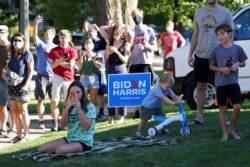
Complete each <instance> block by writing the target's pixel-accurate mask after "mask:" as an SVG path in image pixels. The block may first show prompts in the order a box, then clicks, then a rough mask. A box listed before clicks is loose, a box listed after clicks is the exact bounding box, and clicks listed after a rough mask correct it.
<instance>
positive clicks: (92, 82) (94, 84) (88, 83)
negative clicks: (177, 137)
mask: <svg viewBox="0 0 250 167" xmlns="http://www.w3.org/2000/svg"><path fill="white" fill-rule="evenodd" d="M80 82H81V83H82V84H83V86H84V87H85V89H91V88H96V89H99V88H100V81H99V77H98V75H81V77H80Z"/></svg>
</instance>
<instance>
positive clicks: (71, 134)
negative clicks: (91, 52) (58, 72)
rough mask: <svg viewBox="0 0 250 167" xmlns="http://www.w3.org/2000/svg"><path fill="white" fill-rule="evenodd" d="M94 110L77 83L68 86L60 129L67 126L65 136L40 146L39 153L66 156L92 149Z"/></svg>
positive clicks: (80, 85)
mask: <svg viewBox="0 0 250 167" xmlns="http://www.w3.org/2000/svg"><path fill="white" fill-rule="evenodd" d="M95 118H96V108H95V106H94V104H92V103H90V102H89V100H88V99H87V96H86V94H85V88H84V86H83V85H82V83H81V82H79V81H74V82H72V83H71V84H70V86H69V89H68V93H67V101H66V105H65V108H64V110H63V114H62V119H61V121H60V123H61V127H63V128H64V127H66V126H67V136H66V137H63V138H60V139H56V140H54V141H50V142H48V143H45V144H42V145H41V146H39V147H38V152H39V153H49V154H52V153H56V154H67V153H76V152H83V151H88V150H90V149H91V148H92V147H93V143H94V132H95Z"/></svg>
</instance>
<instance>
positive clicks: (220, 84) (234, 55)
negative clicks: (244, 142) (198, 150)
mask: <svg viewBox="0 0 250 167" xmlns="http://www.w3.org/2000/svg"><path fill="white" fill-rule="evenodd" d="M232 31H233V30H232V28H231V27H230V26H229V25H227V24H222V25H220V26H218V27H216V29H215V33H216V35H217V39H218V41H219V42H220V45H219V46H218V47H216V48H215V49H214V50H213V52H212V55H211V59H210V65H209V68H210V70H212V71H214V72H215V86H216V96H217V101H218V104H219V119H220V125H221V130H222V138H221V141H226V140H227V139H228V136H231V137H233V139H235V140H240V139H241V137H240V136H239V135H238V134H237V133H236V132H235V130H234V127H235V125H236V122H237V119H238V116H239V113H240V108H241V90H240V86H239V84H238V68H239V67H244V66H245V65H246V64H245V60H247V56H246V53H245V52H244V50H243V49H242V48H241V47H240V46H238V45H235V44H234V43H233V42H232V40H231V39H232ZM228 98H229V99H230V100H231V102H232V104H233V113H232V116H231V120H230V125H229V127H228V129H227V127H226V115H227V104H228Z"/></svg>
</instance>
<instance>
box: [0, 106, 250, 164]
mask: <svg viewBox="0 0 250 167" xmlns="http://www.w3.org/2000/svg"><path fill="white" fill-rule="evenodd" d="M164 107H165V109H166V113H167V115H173V114H178V112H177V109H176V108H173V107H172V108H171V107H168V106H164ZM242 108H243V110H242V111H241V113H240V116H239V119H238V122H237V125H236V131H237V132H238V134H239V135H240V136H241V137H242V140H241V141H235V140H232V139H231V138H230V139H229V140H228V141H227V142H221V141H220V138H221V129H220V125H219V120H218V110H205V111H204V124H203V125H193V126H190V128H191V129H192V134H191V135H190V136H181V135H180V133H179V128H180V122H173V123H171V124H170V125H169V131H170V134H168V135H165V134H159V135H157V136H156V138H159V139H165V140H172V139H176V138H178V139H180V141H181V143H179V144H176V145H169V146H146V147H130V148H126V149H122V150H117V151H114V152H109V153H105V154H102V155H96V156H92V157H86V158H81V157H76V158H69V159H64V160H61V161H51V162H34V161H32V160H25V161H18V160H15V159H11V157H12V156H13V155H18V154H21V153H28V152H31V151H35V150H36V148H37V147H38V146H39V145H40V144H42V143H44V142H47V141H50V140H52V139H55V138H59V137H63V136H64V135H66V132H65V131H60V132H55V133H50V134H47V135H45V136H44V137H41V138H39V139H36V140H33V141H29V142H27V143H20V144H16V145H14V146H12V147H9V148H6V149H4V150H1V152H2V151H3V152H2V153H0V154H1V158H0V166H15V165H18V166H43V167H44V166H48V167H50V166H51V167H52V166H53V167H57V166H58V167H59V166H60V167H63V166H69V165H70V166H102V167H103V166H104V167H105V166H119V167H123V166H124V167H127V166H136V167H140V166H142V167H144V166H157V167H158V166H160V167H161V166H166V162H167V166H185V167H189V166H190V167H191V166H192V167H193V166H227V167H233V166H243V167H244V166H248V164H250V160H249V158H247V156H246V155H248V154H249V150H250V145H249V137H250V136H249V135H250V129H249V118H250V112H249V109H248V107H244V106H243V107H242ZM185 109H186V108H185ZM186 113H187V117H188V119H192V118H193V117H194V116H195V112H193V111H190V110H187V109H186ZM231 113H232V111H231V110H229V111H228V118H230V116H231ZM138 123H139V120H138V119H136V120H134V119H132V116H131V115H128V117H127V118H126V120H125V123H124V124H114V125H108V124H107V121H106V120H104V121H96V133H95V141H99V140H103V139H110V138H116V137H119V136H133V135H134V134H135V131H136V129H137V126H138ZM154 125H156V123H155V122H154V121H152V120H151V121H150V122H149V123H148V124H147V126H146V128H145V130H144V134H145V133H146V131H147V129H148V128H149V127H151V126H154Z"/></svg>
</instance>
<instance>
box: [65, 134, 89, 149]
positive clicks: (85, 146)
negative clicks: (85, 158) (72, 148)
mask: <svg viewBox="0 0 250 167" xmlns="http://www.w3.org/2000/svg"><path fill="white" fill-rule="evenodd" d="M63 139H64V140H65V141H66V143H69V141H68V140H67V138H66V137H63ZM75 142H78V143H80V144H81V145H82V151H89V150H91V148H92V147H90V146H88V145H86V144H85V143H83V142H79V141H75Z"/></svg>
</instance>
